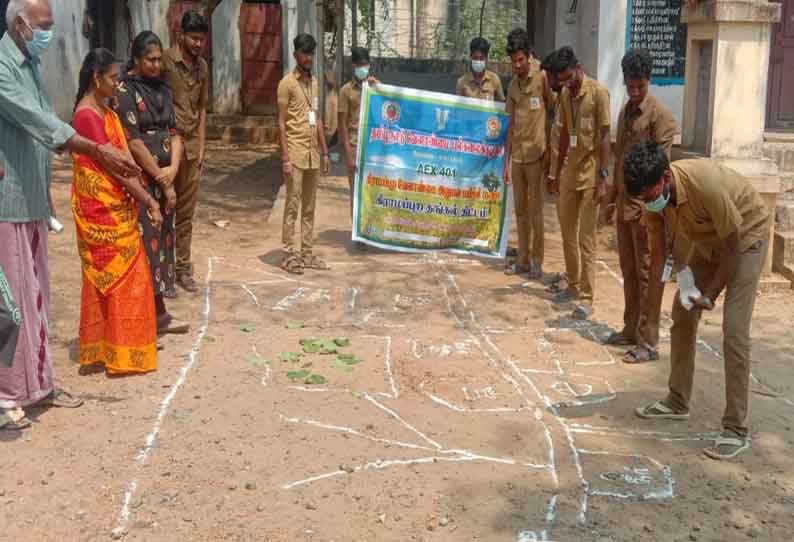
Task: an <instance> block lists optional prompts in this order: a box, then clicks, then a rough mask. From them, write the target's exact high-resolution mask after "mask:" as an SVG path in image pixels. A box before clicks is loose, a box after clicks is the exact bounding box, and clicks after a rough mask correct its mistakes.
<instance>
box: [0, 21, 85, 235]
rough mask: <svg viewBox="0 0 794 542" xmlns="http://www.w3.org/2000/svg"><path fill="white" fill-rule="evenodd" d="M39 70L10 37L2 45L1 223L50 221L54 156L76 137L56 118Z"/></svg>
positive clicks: (37, 62) (35, 60) (0, 64)
mask: <svg viewBox="0 0 794 542" xmlns="http://www.w3.org/2000/svg"><path fill="white" fill-rule="evenodd" d="M39 67H40V62H39V60H38V59H32V58H27V57H26V56H25V55H24V54H22V51H20V50H19V47H17V45H16V43H14V41H13V40H12V39H11V36H10V35H9V34H8V33H7V32H6V34H5V35H4V36H3V38H2V39H0V166H2V169H4V170H5V173H4V175H3V177H2V178H0V222H33V221H35V220H44V219H47V218H49V216H50V205H49V198H48V190H49V186H50V177H51V167H52V166H51V155H50V153H51V152H52V151H54V150H56V149H57V148H59V147H61V146H62V145H63V144H64V143H66V141H68V140H69V139H70V138H71V137H72V136H74V134H75V131H74V129H73V128H72V127H71V126H69V125H68V124H66V123H65V122H63V121H61V120H60V119H59V118H58V117H57V116H55V113H54V112H53V110H52V107H51V106H50V99H49V96H47V91H46V90H45V88H44V83H43V82H42V80H41V75H40V73H39Z"/></svg>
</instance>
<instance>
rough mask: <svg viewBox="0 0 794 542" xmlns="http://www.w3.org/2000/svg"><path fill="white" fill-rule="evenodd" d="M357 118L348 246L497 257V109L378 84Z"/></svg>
mask: <svg viewBox="0 0 794 542" xmlns="http://www.w3.org/2000/svg"><path fill="white" fill-rule="evenodd" d="M360 120H361V122H360V124H359V126H360V127H359V130H360V131H359V142H360V143H359V147H358V157H357V164H358V170H357V175H356V181H355V182H356V188H355V200H354V218H353V240H354V241H362V242H364V243H367V244H370V245H374V246H378V247H381V248H386V249H392V250H400V251H406V252H416V251H433V250H449V251H453V252H463V253H467V254H477V255H481V256H493V257H502V256H504V253H505V250H506V247H507V235H508V229H509V227H508V217H509V213H508V212H507V211H508V209H507V202H508V201H509V198H508V196H509V194H508V191H507V190H506V187H505V184H504V181H503V171H504V164H505V142H506V139H507V128H508V116H507V113H505V110H504V104H501V103H495V102H486V101H482V100H473V99H470V98H462V97H458V96H452V95H448V94H439V93H435V92H424V91H419V90H411V89H405V88H399V87H393V86H388V85H376V86H367V87H366V88H365V90H364V96H363V98H362V107H361V119H360Z"/></svg>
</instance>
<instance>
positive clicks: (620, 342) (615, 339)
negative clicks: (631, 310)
mask: <svg viewBox="0 0 794 542" xmlns="http://www.w3.org/2000/svg"><path fill="white" fill-rule="evenodd" d="M604 344H605V345H607V346H634V341H632V340H631V339H630V338H628V337H626V336H625V335H624V334H623V332H622V331H613V332H612V333H611V334H610V335H609V337H607V338H606V340H605V341H604Z"/></svg>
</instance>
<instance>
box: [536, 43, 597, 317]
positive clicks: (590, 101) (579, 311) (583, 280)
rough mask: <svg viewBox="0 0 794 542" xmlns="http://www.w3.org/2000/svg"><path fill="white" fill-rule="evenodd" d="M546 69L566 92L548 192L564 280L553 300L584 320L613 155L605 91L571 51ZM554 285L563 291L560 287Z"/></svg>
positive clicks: (592, 285)
mask: <svg viewBox="0 0 794 542" xmlns="http://www.w3.org/2000/svg"><path fill="white" fill-rule="evenodd" d="M550 69H551V70H552V71H553V72H554V73H555V74H556V76H557V78H558V80H559V81H560V83H562V84H563V85H564V87H565V88H564V89H563V91H562V94H561V95H560V121H561V124H562V126H561V130H560V147H559V156H558V157H557V164H556V171H555V172H554V175H553V176H552V177H551V180H550V186H549V191H550V192H551V193H553V194H559V203H558V209H559V213H560V228H561V230H562V240H563V252H564V254H565V268H566V271H567V275H568V281H567V282H568V284H567V285H565V286H567V287H566V289H565V290H563V291H561V292H560V293H559V294H558V295H557V297H556V301H557V302H558V303H567V302H571V301H576V302H577V306H576V309H575V310H574V311H573V315H572V316H573V317H574V318H576V319H579V320H586V319H588V318H589V317H590V316H591V315H592V314H593V297H594V296H593V292H594V289H595V253H596V218H597V216H598V204H599V201H601V200H602V199H604V198H605V196H606V192H607V178H608V177H609V169H608V166H609V155H610V153H611V151H612V148H611V145H612V142H611V137H610V131H609V127H610V122H611V118H610V111H609V91H608V90H607V89H606V87H604V86H603V85H601V84H600V83H598V82H597V81H595V80H594V79H591V78H590V77H588V76H587V75H585V73H584V70H583V69H582V66H581V64H580V63H579V60H577V58H576V55H575V53H574V51H573V49H571V48H570V47H563V48H561V49H560V50H559V51H557V54H556V58H555V59H554V62H553V63H552V65H551V66H550ZM566 159H567V160H568V163H567V164H566V167H565V170H564V172H563V164H565V160H566ZM562 173H564V174H565V175H564V176H563V175H562ZM559 286H560V287H565V286H563V284H562V283H560V285H559Z"/></svg>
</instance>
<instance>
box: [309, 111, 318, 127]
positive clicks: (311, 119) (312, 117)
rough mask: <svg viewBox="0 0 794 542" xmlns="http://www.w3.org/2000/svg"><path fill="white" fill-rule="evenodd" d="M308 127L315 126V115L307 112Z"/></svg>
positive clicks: (312, 112)
mask: <svg viewBox="0 0 794 542" xmlns="http://www.w3.org/2000/svg"><path fill="white" fill-rule="evenodd" d="M309 126H317V113H315V112H314V111H309Z"/></svg>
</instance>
